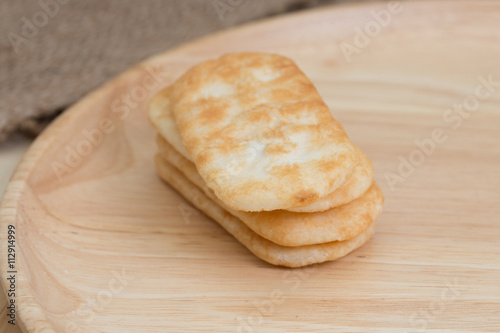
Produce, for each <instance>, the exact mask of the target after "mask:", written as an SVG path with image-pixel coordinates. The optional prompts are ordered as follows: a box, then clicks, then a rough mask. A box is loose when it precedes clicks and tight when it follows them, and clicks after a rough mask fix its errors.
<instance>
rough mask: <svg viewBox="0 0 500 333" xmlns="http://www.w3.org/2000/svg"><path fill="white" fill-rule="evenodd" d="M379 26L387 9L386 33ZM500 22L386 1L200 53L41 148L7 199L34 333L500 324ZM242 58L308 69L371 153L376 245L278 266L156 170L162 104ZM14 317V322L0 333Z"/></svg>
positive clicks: (257, 29)
mask: <svg viewBox="0 0 500 333" xmlns="http://www.w3.org/2000/svg"><path fill="white" fill-rule="evenodd" d="M374 13H379V16H380V15H382V14H384V13H389V14H387V15H386V19H385V21H384V19H380V17H379V21H380V22H382V23H383V25H384V26H382V23H379V21H377V19H376V18H375V16H376V15H377V14H374ZM380 13H382V14H380ZM374 15H375V16H374ZM382 16H383V15H382ZM381 20H382V21H381ZM384 22H385V23H384ZM387 22H388V23H387ZM386 23H387V24H386ZM377 24H378V26H379V28H378V29H377ZM499 28H500V3H498V2H495V1H474V2H472V1H471V2H465V1H460V2H458V1H457V2H456V1H442V2H410V3H403V4H400V7H399V11H398V12H395V13H393V14H390V12H389V9H388V8H387V4H385V3H374V4H370V5H359V6H345V7H335V8H331V9H323V10H315V11H311V12H305V13H301V14H296V15H290V16H287V17H283V18H279V19H273V20H269V21H265V22H262V23H258V24H252V25H249V26H245V27H242V28H239V29H236V30H230V31H227V32H224V33H221V34H217V35H214V36H211V37H208V38H205V39H202V40H199V41H196V42H193V43H190V44H187V45H185V46H183V47H181V48H178V49H175V50H172V51H169V52H167V53H164V54H161V55H159V56H156V57H153V58H151V59H149V60H147V61H146V62H144V63H142V64H141V65H139V66H137V67H136V68H133V69H131V70H129V71H128V72H126V73H125V74H123V75H122V76H120V77H118V78H117V79H115V80H113V81H112V82H110V83H109V84H107V85H105V86H103V87H101V88H100V89H99V90H97V91H96V92H94V93H92V94H90V95H88V96H87V97H86V98H84V99H83V100H81V101H80V102H79V103H77V104H76V105H75V106H74V107H72V108H71V110H69V111H68V112H66V113H64V114H63V115H62V116H60V117H59V118H58V119H57V120H56V121H55V122H54V123H53V124H52V125H51V126H50V128H49V129H48V130H46V131H45V132H44V133H43V134H42V135H41V136H40V137H39V138H38V139H37V140H36V142H35V143H34V144H33V146H32V147H31V149H30V150H29V152H28V153H27V155H26V156H25V158H24V160H23V161H22V163H21V165H20V166H19V167H18V169H17V171H16V173H15V174H14V176H13V179H12V181H11V182H10V184H9V186H8V188H7V192H6V194H5V196H4V198H3V201H2V208H1V213H0V214H1V230H0V237H1V241H2V246H1V249H0V250H1V260H0V262H1V277H2V283H3V285H4V287H6V284H7V282H6V281H7V280H6V277H7V273H6V271H7V270H8V267H7V261H6V258H7V255H6V245H5V244H6V243H5V241H6V235H7V226H8V225H10V224H12V225H15V227H16V230H17V234H16V237H17V238H16V241H17V243H16V251H17V257H16V269H17V277H16V278H17V280H16V298H15V300H16V305H17V320H18V324H22V326H23V331H26V332H43V333H49V332H215V331H217V332H226V331H227V332H421V331H428V332H498V331H500V312H499V309H500V283H499V281H500V243H499V239H500V218H499V216H500V205H499V202H500V191H499V188H500V111H499V110H500V83H499V82H500V66H499V62H498V61H499V59H500V29H499ZM370 29H372V30H370ZM363 30H367V31H371V32H370V34H371V36H368V37H365V38H362V37H360V36H357V35H359V34H360V33H359V31H363ZM363 40H364V42H363ZM367 40H368V41H367ZM348 45H350V46H348ZM353 47H354V48H355V50H356V51H355V52H354V51H353V52H354V53H352V54H351V56H346V54H345V52H343V51H342V50H343V49H344V51H345V50H346V49H350V50H351V51H352V50H354V49H353ZM234 51H265V52H277V53H281V54H284V55H286V56H288V57H291V58H292V59H294V60H295V61H296V62H297V63H298V65H299V66H300V67H301V68H302V69H303V70H304V72H305V73H306V74H307V75H308V76H309V77H310V78H311V80H312V81H313V82H314V83H315V84H316V85H317V87H318V89H319V91H320V93H321V94H322V95H323V96H324V98H325V100H326V102H327V104H328V105H329V106H330V107H331V108H332V110H333V113H334V115H335V117H336V118H337V119H338V120H339V121H340V122H341V123H342V124H344V126H345V128H346V130H347V132H348V134H349V135H350V137H351V139H352V140H353V141H354V142H355V143H356V144H357V145H359V146H360V148H361V149H362V150H363V151H364V152H366V154H367V155H368V156H369V157H370V158H371V159H372V161H373V164H374V166H375V171H376V179H377V180H378V181H379V183H380V184H381V185H382V187H383V188H384V191H385V195H386V204H385V207H384V212H383V213H382V215H381V216H380V217H379V219H378V225H377V232H376V234H375V236H374V238H373V239H372V240H371V241H369V242H368V243H367V244H365V245H364V246H363V247H362V248H361V249H359V250H357V251H355V252H354V253H352V254H350V255H348V256H347V257H345V258H342V259H340V260H337V261H335V262H331V263H326V264H321V265H316V266H312V267H308V268H303V269H293V270H291V269H284V268H278V267H273V266H271V265H268V264H266V263H264V262H262V261H260V260H258V259H257V258H255V257H254V256H253V255H252V254H250V253H249V252H248V251H247V250H246V249H245V248H244V247H243V246H241V245H240V244H238V243H237V242H236V241H235V240H234V239H233V238H232V237H230V236H229V235H228V234H227V233H226V232H224V231H223V230H222V229H221V228H220V227H219V226H218V225H216V224H215V223H214V222H212V221H210V220H209V219H208V218H206V217H205V216H203V215H202V214H201V213H199V212H198V211H196V210H195V209H193V208H192V206H190V204H189V203H187V202H186V201H184V200H183V199H182V198H181V197H180V196H179V195H178V194H176V193H175V192H174V191H173V190H171V189H170V188H169V187H168V186H167V185H165V184H164V183H163V182H161V181H160V180H159V178H158V177H157V175H156V173H155V169H154V165H153V155H154V152H155V149H156V147H155V142H154V141H155V140H154V136H155V131H154V130H153V129H152V127H151V126H150V125H149V124H148V121H147V119H146V114H145V106H146V103H147V100H148V98H149V96H151V94H153V93H154V92H155V91H157V90H158V89H160V88H161V87H162V86H164V85H167V84H169V83H171V82H173V81H174V80H175V79H176V78H177V77H178V76H179V75H181V74H182V73H183V72H184V71H185V70H186V69H187V68H188V67H189V66H191V65H193V64H195V63H197V62H200V61H203V60H205V59H207V58H212V57H216V56H218V55H220V54H222V53H226V52H234ZM75 151H76V153H75ZM4 320H5V310H4V312H2V323H1V324H0V325H1V326H0V329H1V330H2V332H3V331H4V330H5V329H6V327H8V325H7V324H6V323H5V321H4ZM9 329H10V328H9Z"/></svg>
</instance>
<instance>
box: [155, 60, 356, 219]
mask: <svg viewBox="0 0 500 333" xmlns="http://www.w3.org/2000/svg"><path fill="white" fill-rule="evenodd" d="M160 94H163V96H164V97H166V98H167V99H168V101H167V103H165V104H164V105H165V107H166V108H169V111H170V112H172V113H173V115H174V118H175V120H176V122H177V126H178V129H179V132H180V135H181V137H182V141H183V143H184V147H185V148H186V151H187V153H188V154H189V155H190V157H191V159H192V160H193V161H194V162H195V165H196V168H197V169H198V172H199V173H200V175H201V177H202V178H203V179H204V180H205V182H206V184H207V186H208V187H209V188H211V189H212V190H213V191H214V193H215V195H216V196H217V197H218V198H219V199H220V200H222V201H223V202H224V203H225V204H226V205H228V206H230V207H232V208H234V209H237V210H242V211H263V210H275V209H288V208H294V207H303V206H307V205H309V204H311V203H313V202H315V201H317V200H319V199H320V198H322V197H324V196H326V195H327V194H329V193H330V192H332V191H334V190H335V189H336V188H338V187H339V186H340V185H341V184H342V183H344V182H345V181H346V179H347V178H348V177H349V175H350V173H351V171H352V169H353V167H354V166H355V163H356V157H355V153H354V146H353V145H352V144H351V142H350V141H349V138H348V137H347V135H346V133H345V131H344V129H343V127H342V126H341V125H340V124H339V123H338V122H337V121H336V120H335V119H334V118H333V116H332V115H331V113H330V111H329V109H328V107H327V106H326V104H325V103H324V101H323V100H322V98H321V96H320V95H319V94H318V92H317V90H316V88H315V87H314V85H313V84H312V83H311V81H310V80H309V79H308V78H307V77H306V75H305V74H304V73H303V72H302V71H301V70H300V69H299V68H298V67H297V65H296V64H295V63H294V62H293V61H292V60H290V59H288V58H286V57H283V56H280V55H275V54H259V53H241V54H228V55H225V56H222V57H221V58H219V59H217V60H209V61H206V62H204V63H201V64H199V65H197V66H195V67H193V68H191V69H190V70H189V71H187V72H186V73H185V74H184V75H183V76H182V77H181V78H179V79H178V80H177V81H176V82H175V83H174V84H173V85H172V86H170V87H168V88H167V90H165V91H164V92H163V93H160Z"/></svg>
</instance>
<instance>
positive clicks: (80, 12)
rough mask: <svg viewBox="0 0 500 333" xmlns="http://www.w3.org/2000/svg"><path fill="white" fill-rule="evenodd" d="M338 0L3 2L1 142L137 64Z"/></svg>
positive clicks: (0, 28)
mask: <svg viewBox="0 0 500 333" xmlns="http://www.w3.org/2000/svg"><path fill="white" fill-rule="evenodd" d="M335 2H339V1H335V0H266V1H265V0H208V1H205V0H170V1H169V0H142V1H137V0H85V1H77V0H2V1H0V15H1V19H0V33H1V35H2V36H3V38H2V39H1V41H0V141H2V140H3V139H4V138H5V137H6V136H7V135H8V134H9V133H11V132H13V131H16V130H19V129H21V130H25V131H27V132H33V133H35V134H36V133H37V132H38V131H39V130H40V129H41V128H42V127H43V125H44V124H45V123H48V122H49V121H50V120H51V119H52V118H53V117H54V116H55V115H56V114H57V113H59V112H61V111H63V110H64V109H65V108H66V107H68V106H69V105H70V104H72V103H74V102H75V101H77V100H78V99H79V98H81V97H82V96H83V95H84V94H86V93H88V92H89V91H91V90H92V89H94V88H96V87H98V86H99V85H101V84H102V83H103V82H105V81H106V80H108V79H110V78H111V77H113V76H115V75H117V74H119V73H120V72H122V71H124V70H126V69H127V68H128V67H130V66H133V65H134V64H135V63H137V62H139V61H141V60H142V59H144V58H146V57H148V56H150V55H153V54H155V53H158V52H162V51H165V50H166V49H168V48H170V47H172V46H175V45H178V44H181V43H184V42H186V41H188V40H190V39H193V38H196V37H200V36H202V35H205V34H208V33H211V32H214V31H216V30H220V29H224V28H227V27H230V26H234V25H236V24H239V23H242V22H247V21H250V20H254V19H258V18H262V17H267V16H271V15H276V14H279V13H283V12H289V11H293V10H299V9H303V8H309V7H314V6H318V5H324V4H331V3H335Z"/></svg>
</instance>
